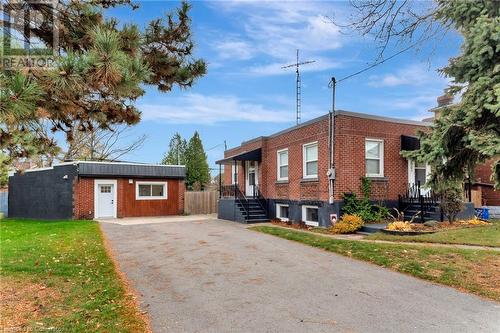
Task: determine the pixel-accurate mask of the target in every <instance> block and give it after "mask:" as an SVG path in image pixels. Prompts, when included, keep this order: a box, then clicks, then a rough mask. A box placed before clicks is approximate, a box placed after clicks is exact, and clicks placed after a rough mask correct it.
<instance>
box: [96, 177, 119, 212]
mask: <svg viewBox="0 0 500 333" xmlns="http://www.w3.org/2000/svg"><path fill="white" fill-rule="evenodd" d="M96 203H97V207H96V216H95V217H116V216H115V211H116V210H115V205H116V203H115V184H113V183H109V184H108V183H99V184H97V202H96Z"/></svg>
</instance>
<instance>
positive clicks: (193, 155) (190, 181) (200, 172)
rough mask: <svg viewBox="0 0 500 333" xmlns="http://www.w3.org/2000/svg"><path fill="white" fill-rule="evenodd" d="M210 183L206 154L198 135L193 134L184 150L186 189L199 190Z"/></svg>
mask: <svg viewBox="0 0 500 333" xmlns="http://www.w3.org/2000/svg"><path fill="white" fill-rule="evenodd" d="M209 182H210V168H209V167H208V161H207V154H205V150H204V148H203V143H202V142H201V138H200V135H199V134H198V132H197V131H196V132H194V135H193V137H192V138H191V139H190V140H189V143H188V146H187V150H186V185H187V186H188V188H190V189H193V188H201V189H203V188H204V187H205V185H207V184H208V183H209Z"/></svg>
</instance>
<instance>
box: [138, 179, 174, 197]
mask: <svg viewBox="0 0 500 333" xmlns="http://www.w3.org/2000/svg"><path fill="white" fill-rule="evenodd" d="M139 185H163V195H162V196H161V197H160V196H155V197H141V196H139ZM167 199H168V184H167V182H148V181H138V182H135V200H167Z"/></svg>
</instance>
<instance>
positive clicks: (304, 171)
mask: <svg viewBox="0 0 500 333" xmlns="http://www.w3.org/2000/svg"><path fill="white" fill-rule="evenodd" d="M311 146H316V149H317V155H318V157H317V159H316V160H311V161H306V148H308V147H311ZM314 161H316V162H318V173H319V145H318V141H314V142H309V143H305V144H303V145H302V177H303V178H304V179H316V178H318V174H315V175H306V172H307V168H306V163H307V162H314Z"/></svg>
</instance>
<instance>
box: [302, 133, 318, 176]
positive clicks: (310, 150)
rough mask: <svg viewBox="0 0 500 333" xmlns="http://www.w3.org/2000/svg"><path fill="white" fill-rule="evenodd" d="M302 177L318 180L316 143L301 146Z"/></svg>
mask: <svg viewBox="0 0 500 333" xmlns="http://www.w3.org/2000/svg"><path fill="white" fill-rule="evenodd" d="M302 149H303V150H302V159H303V165H302V170H303V177H304V178H318V142H312V143H308V144H305V145H303V146H302Z"/></svg>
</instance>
